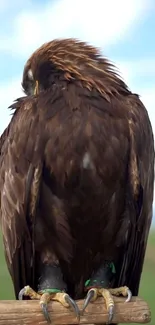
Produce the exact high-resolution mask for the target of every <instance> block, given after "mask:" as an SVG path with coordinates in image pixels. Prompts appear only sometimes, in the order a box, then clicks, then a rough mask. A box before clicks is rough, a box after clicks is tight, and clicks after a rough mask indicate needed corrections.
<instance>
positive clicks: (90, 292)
mask: <svg viewBox="0 0 155 325" xmlns="http://www.w3.org/2000/svg"><path fill="white" fill-rule="evenodd" d="M94 296H95V291H94V289H90V290H89V291H88V293H87V297H86V299H85V302H84V306H83V308H82V311H81V314H83V313H84V311H85V309H86V308H87V306H88V304H89V303H90V301H91V300H92V299H93V298H94Z"/></svg>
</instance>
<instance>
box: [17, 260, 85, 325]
mask: <svg viewBox="0 0 155 325" xmlns="http://www.w3.org/2000/svg"><path fill="white" fill-rule="evenodd" d="M44 271H45V272H43V274H42V276H41V277H40V279H39V280H40V283H39V285H38V292H35V291H34V290H33V289H32V288H31V287H30V286H25V287H24V288H23V289H22V290H21V291H20V292H19V296H18V298H19V300H22V299H23V296H27V297H29V298H31V299H37V300H40V305H41V308H42V311H43V314H44V316H45V318H46V320H47V321H48V322H49V323H50V322H51V320H50V316H49V313H48V310H47V306H48V303H49V302H50V301H51V300H54V301H58V302H60V303H61V304H62V305H63V306H64V307H66V308H67V307H71V308H72V310H73V311H74V313H75V314H76V317H77V319H78V321H79V319H80V311H79V309H78V306H77V304H76V302H75V301H74V300H73V299H72V298H71V297H70V296H69V295H68V294H67V293H66V289H67V288H66V285H65V283H64V282H63V279H62V273H61V269H60V267H59V266H45V269H44ZM55 288H57V289H55Z"/></svg>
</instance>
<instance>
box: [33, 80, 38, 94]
mask: <svg viewBox="0 0 155 325" xmlns="http://www.w3.org/2000/svg"><path fill="white" fill-rule="evenodd" d="M38 94H39V83H38V80H36V85H35V88H34V95H38Z"/></svg>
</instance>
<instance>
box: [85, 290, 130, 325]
mask: <svg viewBox="0 0 155 325" xmlns="http://www.w3.org/2000/svg"><path fill="white" fill-rule="evenodd" d="M120 295H123V296H124V297H127V299H126V301H125V302H129V301H130V300H131V297H132V293H131V291H130V290H129V288H128V287H126V286H125V287H120V288H109V289H104V288H91V289H90V290H89V291H88V293H87V297H86V299H85V302H84V306H83V309H82V314H83V313H84V311H85V309H86V307H87V306H88V304H89V302H90V301H91V302H93V301H95V300H96V299H97V297H98V296H102V297H103V298H104V299H105V304H106V308H107V311H108V323H111V321H112V319H113V316H114V306H115V304H114V299H113V296H120Z"/></svg>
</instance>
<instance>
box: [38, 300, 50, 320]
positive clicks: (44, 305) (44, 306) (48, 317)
mask: <svg viewBox="0 0 155 325" xmlns="http://www.w3.org/2000/svg"><path fill="white" fill-rule="evenodd" d="M40 306H41V309H42V312H43V314H44V317H45V319H46V320H47V322H48V323H51V318H50V315H49V312H48V310H47V304H45V303H42V304H40Z"/></svg>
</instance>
